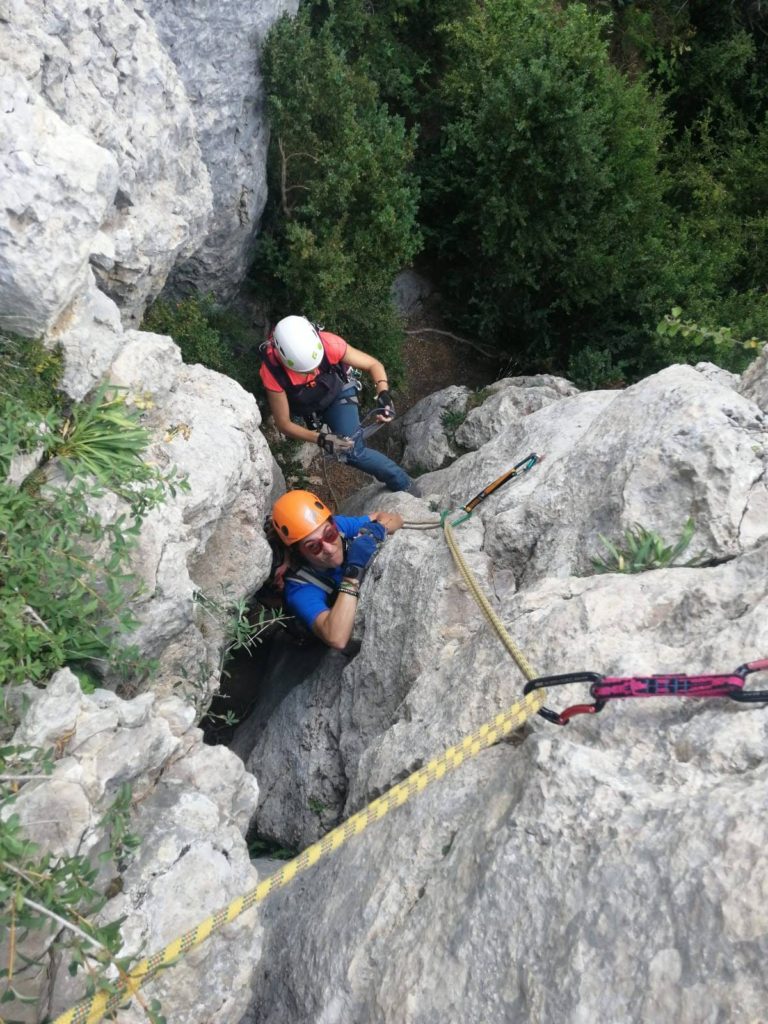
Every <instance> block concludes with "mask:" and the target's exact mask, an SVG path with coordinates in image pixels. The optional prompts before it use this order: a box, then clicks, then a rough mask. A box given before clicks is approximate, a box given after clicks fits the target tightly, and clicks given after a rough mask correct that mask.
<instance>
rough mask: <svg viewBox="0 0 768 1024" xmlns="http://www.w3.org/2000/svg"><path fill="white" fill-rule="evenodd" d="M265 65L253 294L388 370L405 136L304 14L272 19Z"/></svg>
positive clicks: (409, 232)
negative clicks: (267, 134) (265, 130)
mask: <svg viewBox="0 0 768 1024" xmlns="http://www.w3.org/2000/svg"><path fill="white" fill-rule="evenodd" d="M262 67H263V72H264V78H265V83H266V87H267V92H268V110H269V117H270V123H271V132H272V134H271V144H270V156H269V176H270V195H271V200H270V206H269V209H268V210H267V213H266V216H265V223H264V230H263V233H262V236H261V239H260V244H259V248H258V255H257V260H256V265H255V269H254V275H255V280H256V283H257V287H259V289H260V290H261V292H262V294H263V295H264V296H265V297H266V298H267V300H268V303H269V306H270V309H271V312H272V313H273V315H274V316H282V315H285V314H286V313H288V312H296V313H303V314H304V315H306V316H309V317H310V318H311V319H313V320H319V321H322V322H323V323H324V324H325V325H326V326H327V327H328V328H329V329H332V330H336V331H338V332H339V333H341V334H343V335H344V336H346V337H347V338H348V339H349V340H350V342H351V343H352V344H353V345H358V346H360V347H361V348H364V349H366V350H367V351H370V352H372V353H373V354H376V355H378V356H380V357H381V358H384V359H386V360H387V361H388V363H389V364H390V365H391V364H392V363H393V362H396V361H397V353H398V350H399V335H400V331H399V325H398V322H397V318H396V316H395V313H394V311H393V308H392V305H391V300H390V288H391V284H392V280H393V278H394V276H395V274H396V273H397V271H398V270H399V269H400V268H401V267H402V266H403V265H405V264H407V263H408V262H409V261H410V260H411V258H412V257H413V255H414V253H415V251H416V249H417V247H418V239H419V236H418V231H417V229H416V225H415V218H416V206H417V187H416V182H415V179H414V177H413V175H412V173H411V172H410V171H409V162H410V160H411V157H412V151H413V140H412V137H411V135H410V134H409V133H408V132H407V131H406V128H405V126H404V123H403V120H402V118H400V117H396V116H392V115H391V114H390V113H389V112H388V110H387V108H386V107H385V106H384V105H383V104H382V103H381V102H380V100H379V97H378V92H377V88H376V85H375V84H374V83H373V82H372V81H371V80H370V79H369V78H368V77H366V76H365V75H364V74H363V73H362V72H361V71H360V70H358V69H357V68H355V67H354V66H353V65H351V64H350V63H348V62H347V60H346V59H345V56H344V54H343V53H342V52H341V51H340V49H339V48H338V46H337V44H336V43H335V42H334V39H333V36H332V34H331V32H330V30H329V29H328V28H327V27H321V28H320V29H318V30H316V31H313V29H312V26H311V24H310V20H309V18H308V16H307V14H306V12H304V13H300V14H299V16H298V17H297V18H296V19H295V20H291V19H289V18H283V19H281V20H280V21H279V22H277V24H276V25H275V26H274V27H273V29H272V32H271V33H270V36H269V39H268V41H267V44H266V47H265V50H264V54H263V65H262Z"/></svg>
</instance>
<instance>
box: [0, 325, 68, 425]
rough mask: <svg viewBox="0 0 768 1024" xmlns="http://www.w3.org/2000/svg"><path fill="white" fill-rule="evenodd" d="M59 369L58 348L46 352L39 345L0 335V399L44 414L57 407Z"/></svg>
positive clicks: (61, 366)
mask: <svg viewBox="0 0 768 1024" xmlns="http://www.w3.org/2000/svg"><path fill="white" fill-rule="evenodd" d="M62 369H63V358H62V355H61V350H60V349H59V348H53V349H48V348H46V347H45V346H44V345H43V343H42V341H39V340H37V339H32V338H22V337H20V336H19V335H16V334H11V333H8V332H1V333H0V382H2V383H0V398H2V399H3V403H4V402H5V401H6V400H8V399H12V400H13V401H14V402H20V403H22V404H24V405H26V406H27V407H28V408H30V409H35V410H37V411H38V412H46V411H48V410H51V409H55V408H57V407H59V406H60V404H61V402H62V398H63V396H62V394H61V392H60V391H59V390H58V385H59V381H60V380H61V374H62Z"/></svg>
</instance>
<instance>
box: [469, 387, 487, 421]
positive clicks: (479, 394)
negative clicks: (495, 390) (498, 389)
mask: <svg viewBox="0 0 768 1024" xmlns="http://www.w3.org/2000/svg"><path fill="white" fill-rule="evenodd" d="M490 393H491V389H490V388H488V387H485V388H476V389H475V390H474V391H473V392H472V394H471V395H470V396H469V398H468V399H467V405H466V409H465V411H464V415H465V416H466V415H467V413H470V412H472V410H473V409H477V408H478V406H480V405H482V404H483V402H484V401H485V400H486V398H487V397H488V396H489V395H490Z"/></svg>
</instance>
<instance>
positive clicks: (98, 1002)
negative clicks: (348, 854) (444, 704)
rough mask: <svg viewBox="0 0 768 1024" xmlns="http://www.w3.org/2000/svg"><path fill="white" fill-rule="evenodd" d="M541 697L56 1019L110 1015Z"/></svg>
mask: <svg viewBox="0 0 768 1024" xmlns="http://www.w3.org/2000/svg"><path fill="white" fill-rule="evenodd" d="M543 700H544V694H543V693H532V694H529V695H528V696H527V697H523V698H522V699H521V700H519V701H516V702H515V703H514V704H512V705H511V707H509V708H507V709H506V711H502V712H500V713H499V714H498V715H496V716H495V717H494V718H493V719H491V721H489V722H486V723H485V724H484V725H481V726H480V728H479V729H476V730H475V731H474V732H473V733H470V734H469V735H468V736H465V737H464V739H463V740H461V742H460V743H457V744H456V745H455V746H452V747H448V748H447V750H444V751H443V752H442V753H441V754H439V755H438V756H437V757H435V758H434V759H433V760H431V761H430V762H429V763H428V764H426V765H424V767H423V768H419V769H418V771H415V772H414V773H413V774H412V775H409V776H408V778H407V779H404V780H403V781H402V782H399V783H397V785H395V786H393V787H392V789H390V790H388V791H387V792H386V793H385V794H384V795H383V796H381V797H379V798H378V799H376V800H374V801H372V803H370V804H368V806H367V807H364V808H363V809H362V810H361V811H359V812H358V813H357V814H353V815H352V817H351V818H347V820H346V821H345V822H343V823H342V824H341V825H339V826H338V827H337V828H335V829H333V830H332V831H330V832H327V833H326V834H325V835H324V836H323V838H322V839H320V840H319V841H318V842H316V843H313V844H312V845H311V846H308V847H307V848H306V850H304V851H303V852H302V853H300V854H299V856H298V857H296V858H295V859H294V860H291V861H288V862H287V863H286V864H284V865H283V867H281V868H280V869H279V870H278V871H276V872H275V873H274V874H272V875H270V876H269V877H268V878H265V879H264V881H263V882H260V883H259V884H258V885H257V886H256V887H255V888H254V889H251V890H250V891H249V892H247V893H245V894H244V895H242V896H238V897H237V898H236V899H234V900H232V902H231V903H229V904H228V905H227V906H226V907H222V909H221V910H219V911H217V912H216V913H215V914H213V915H211V916H210V917H207V918H206V919H205V920H204V921H201V922H200V923H199V924H197V925H196V926H195V927H194V928H190V929H189V931H186V932H184V934H183V935H180V936H179V937H178V938H176V939H174V941H173V942H170V943H169V944H168V945H167V946H165V947H164V948H163V949H161V950H158V952H157V953H154V954H153V955H152V956H150V957H148V958H146V959H145V960H142V961H140V962H139V963H138V964H136V966H135V967H134V968H133V969H132V970H130V971H129V972H128V973H127V974H123V975H121V976H120V978H119V980H116V981H115V987H116V989H117V991H113V992H105V991H101V992H97V993H94V994H93V995H91V996H89V997H87V998H86V999H83V1000H82V1001H81V1002H79V1003H77V1004H76V1005H75V1006H73V1007H71V1009H69V1010H67V1011H65V1012H64V1013H62V1014H60V1015H59V1016H58V1017H56V1018H55V1020H54V1021H53V1024H97V1022H98V1021H100V1020H101V1019H102V1017H104V1016H105V1015H106V1014H110V1013H114V1012H115V1010H117V1009H118V1007H120V1006H122V1005H123V1004H124V1003H125V1002H126V1000H128V999H130V998H131V996H134V995H136V993H137V992H138V990H139V989H140V988H141V986H142V985H143V984H144V983H145V982H147V981H149V980H150V979H151V978H152V977H153V975H155V974H156V973H157V972H158V971H159V970H161V968H163V967H169V966H171V965H172V964H174V963H175V962H176V961H177V960H178V958H179V957H180V956H183V955H184V954H186V953H189V952H190V951H191V950H193V949H195V948H196V947H197V946H199V945H201V943H203V942H204V941H205V940H206V939H207V938H208V936H209V935H212V934H213V932H216V931H219V930H220V929H221V928H223V927H224V926H225V925H227V924H229V923H230V922H232V921H234V920H235V919H236V918H237V917H239V916H240V915H241V914H243V913H245V911H246V910H250V909H251V907H254V906H256V904H257V903H261V902H262V900H264V899H265V898H266V897H267V896H269V895H270V894H271V893H273V892H275V891H276V890H277V889H281V888H282V887H283V886H285V885H288V883H289V882H291V881H293V879H294V878H295V877H296V876H297V875H298V874H300V873H301V872H302V871H306V870H307V868H310V867H312V866H313V865H314V864H317V862H318V861H319V860H321V859H322V858H323V857H326V856H327V855H328V854H329V853H332V852H333V851H335V850H338V849H339V848H340V847H341V846H343V845H344V844H345V843H346V842H347V840H348V839H351V838H352V837H353V836H356V835H359V834H360V833H361V832H363V831H365V829H366V828H368V826H369V825H372V824H373V823H374V822H375V821H380V820H381V819H382V818H383V817H384V816H385V815H386V814H388V813H389V811H391V810H394V809H395V808H396V807H401V806H402V805H403V804H404V803H406V802H407V801H408V800H410V799H411V797H412V796H415V795H416V794H417V793H420V792H421V791H422V790H423V789H426V787H427V786H428V785H430V784H431V783H432V782H436V781H437V780H438V779H442V778H443V777H444V776H445V775H447V774H448V772H451V771H453V770H454V769H455V768H458V767H459V766H460V765H461V764H463V762H464V761H466V760H468V759H469V758H471V757H475V756H476V755H477V754H479V753H480V751H482V750H485V749H486V748H487V747H491V746H493V745H494V744H496V743H498V742H499V741H500V740H503V739H504V738H505V737H506V736H508V735H509V734H510V733H512V732H514V731H515V730H516V729H519V728H520V726H522V725H523V724H524V723H525V721H526V720H527V719H528V718H530V717H531V715H533V714H535V712H536V711H537V710H538V709H539V708H540V707H541V703H542V701H543Z"/></svg>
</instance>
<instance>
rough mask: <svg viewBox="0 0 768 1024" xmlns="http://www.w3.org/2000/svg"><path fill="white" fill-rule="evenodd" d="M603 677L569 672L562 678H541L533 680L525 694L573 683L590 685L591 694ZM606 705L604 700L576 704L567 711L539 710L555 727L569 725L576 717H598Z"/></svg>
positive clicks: (587, 673) (596, 674) (588, 673)
mask: <svg viewBox="0 0 768 1024" xmlns="http://www.w3.org/2000/svg"><path fill="white" fill-rule="evenodd" d="M602 680H603V677H602V676H601V675H599V674H598V673H597V672H567V673H566V674H565V675H561V676H540V677H539V678H538V679H531V680H530V681H529V682H527V683H526V684H525V686H524V687H523V693H524V694H526V693H530V692H531V690H542V689H545V688H549V687H550V686H568V685H570V684H571V683H590V684H591V685H590V690H589V692H590V694H592V687H593V686H596V685H597V684H598V683H601V682H602ZM605 705H606V701H604V700H596V701H594V703H592V704H574V705H573V706H572V707H570V708H566V709H565V711H559V712H558V711H551V710H550V709H549V708H539V714H540V715H541V717H542V718H546V720H547V721H548V722H552V723H554V725H568V722H569V721H570V719H571V718H573V716H574V715H596V714H597V713H598V712H599V711H602V710H603V708H604V707H605Z"/></svg>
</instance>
